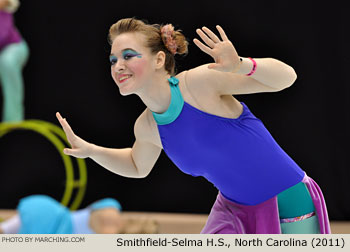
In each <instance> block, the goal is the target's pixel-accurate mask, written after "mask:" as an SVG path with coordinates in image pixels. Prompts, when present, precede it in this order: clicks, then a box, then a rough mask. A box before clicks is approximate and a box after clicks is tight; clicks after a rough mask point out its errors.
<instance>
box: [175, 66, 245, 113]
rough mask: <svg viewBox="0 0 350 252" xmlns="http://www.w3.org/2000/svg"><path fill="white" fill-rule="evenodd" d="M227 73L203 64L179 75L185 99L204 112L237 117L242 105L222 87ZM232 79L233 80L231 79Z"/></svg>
mask: <svg viewBox="0 0 350 252" xmlns="http://www.w3.org/2000/svg"><path fill="white" fill-rule="evenodd" d="M223 74H224V75H225V73H222V72H218V71H216V70H212V69H208V65H201V66H199V67H196V68H193V69H191V70H188V71H184V72H181V73H180V74H178V75H177V77H178V78H179V80H180V89H181V92H182V94H183V96H184V100H185V101H186V102H187V103H189V104H190V105H192V106H193V107H196V108H197V109H200V110H202V111H204V112H207V113H210V114H214V115H217V116H222V117H227V118H236V117H238V116H239V115H240V113H241V112H242V105H241V104H240V102H239V101H238V100H237V99H236V98H235V97H234V96H233V95H232V94H224V93H222V92H220V91H221V89H220V85H221V83H220V82H222V81H223V76H222V75H223ZM231 81H232V80H231Z"/></svg>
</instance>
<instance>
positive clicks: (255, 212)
mask: <svg viewBox="0 0 350 252" xmlns="http://www.w3.org/2000/svg"><path fill="white" fill-rule="evenodd" d="M302 182H303V183H305V184H306V186H307V188H308V190H309V192H310V195H311V198H312V201H313V203H314V205H315V209H316V214H317V216H318V221H319V225H320V233H321V234H330V233H331V230H330V225H329V220H328V213H327V208H326V204H325V200H324V197H323V194H322V191H321V189H320V188H319V186H318V185H317V183H316V182H315V181H314V180H313V179H312V178H310V177H308V176H307V175H306V174H305V177H304V178H303V181H302ZM201 233H202V234H280V233H281V226H280V218H279V213H278V204H277V196H275V197H273V198H271V199H269V200H267V201H264V202H263V203H260V204H258V205H254V206H249V205H240V204H237V203H235V202H232V201H230V200H228V199H226V198H225V197H224V196H223V195H222V194H221V193H220V192H219V194H218V197H217V199H216V201H215V203H214V206H213V208H212V209H211V212H210V214H209V217H208V220H207V223H206V225H205V227H204V228H203V230H202V232H201Z"/></svg>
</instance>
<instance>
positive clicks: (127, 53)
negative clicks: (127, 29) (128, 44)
mask: <svg viewBox="0 0 350 252" xmlns="http://www.w3.org/2000/svg"><path fill="white" fill-rule="evenodd" d="M132 57H137V58H142V55H141V53H138V52H136V51H134V50H130V49H127V50H125V51H123V58H124V59H126V60H127V59H130V58H132Z"/></svg>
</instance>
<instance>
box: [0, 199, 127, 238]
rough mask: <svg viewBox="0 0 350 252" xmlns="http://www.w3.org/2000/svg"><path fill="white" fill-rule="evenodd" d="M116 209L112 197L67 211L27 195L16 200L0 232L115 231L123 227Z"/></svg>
mask: <svg viewBox="0 0 350 252" xmlns="http://www.w3.org/2000/svg"><path fill="white" fill-rule="evenodd" d="M120 211H121V205H120V203H119V202H118V201H117V200H115V199H112V198H104V199H101V200H99V201H96V202H94V203H93V204H91V205H89V206H88V207H86V208H84V209H81V210H77V211H70V210H69V209H68V208H66V207H65V206H63V205H61V204H60V203H59V202H58V201H56V200H55V199H53V198H51V197H49V196H46V195H31V196H28V197H25V198H23V199H21V200H20V202H19V204H18V207H17V214H16V215H15V216H13V217H12V218H10V219H8V220H6V221H4V222H1V223H0V234H96V233H97V234H116V233H120V231H121V228H122V226H123V222H122V219H121V216H120Z"/></svg>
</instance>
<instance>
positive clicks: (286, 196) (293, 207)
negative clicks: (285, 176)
mask: <svg viewBox="0 0 350 252" xmlns="http://www.w3.org/2000/svg"><path fill="white" fill-rule="evenodd" d="M277 202H278V211H279V215H280V219H287V218H295V217H299V216H303V215H306V214H309V213H312V212H315V211H316V210H315V206H314V204H313V202H312V198H311V195H310V193H309V191H308V189H307V187H306V185H305V184H304V183H302V182H300V183H298V184H296V185H295V186H292V187H290V188H288V189H287V190H285V191H283V192H281V193H280V194H278V195H277ZM281 232H282V234H319V233H320V229H319V222H318V217H317V215H314V216H312V217H310V218H307V219H304V220H298V221H295V222H287V223H281Z"/></svg>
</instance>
